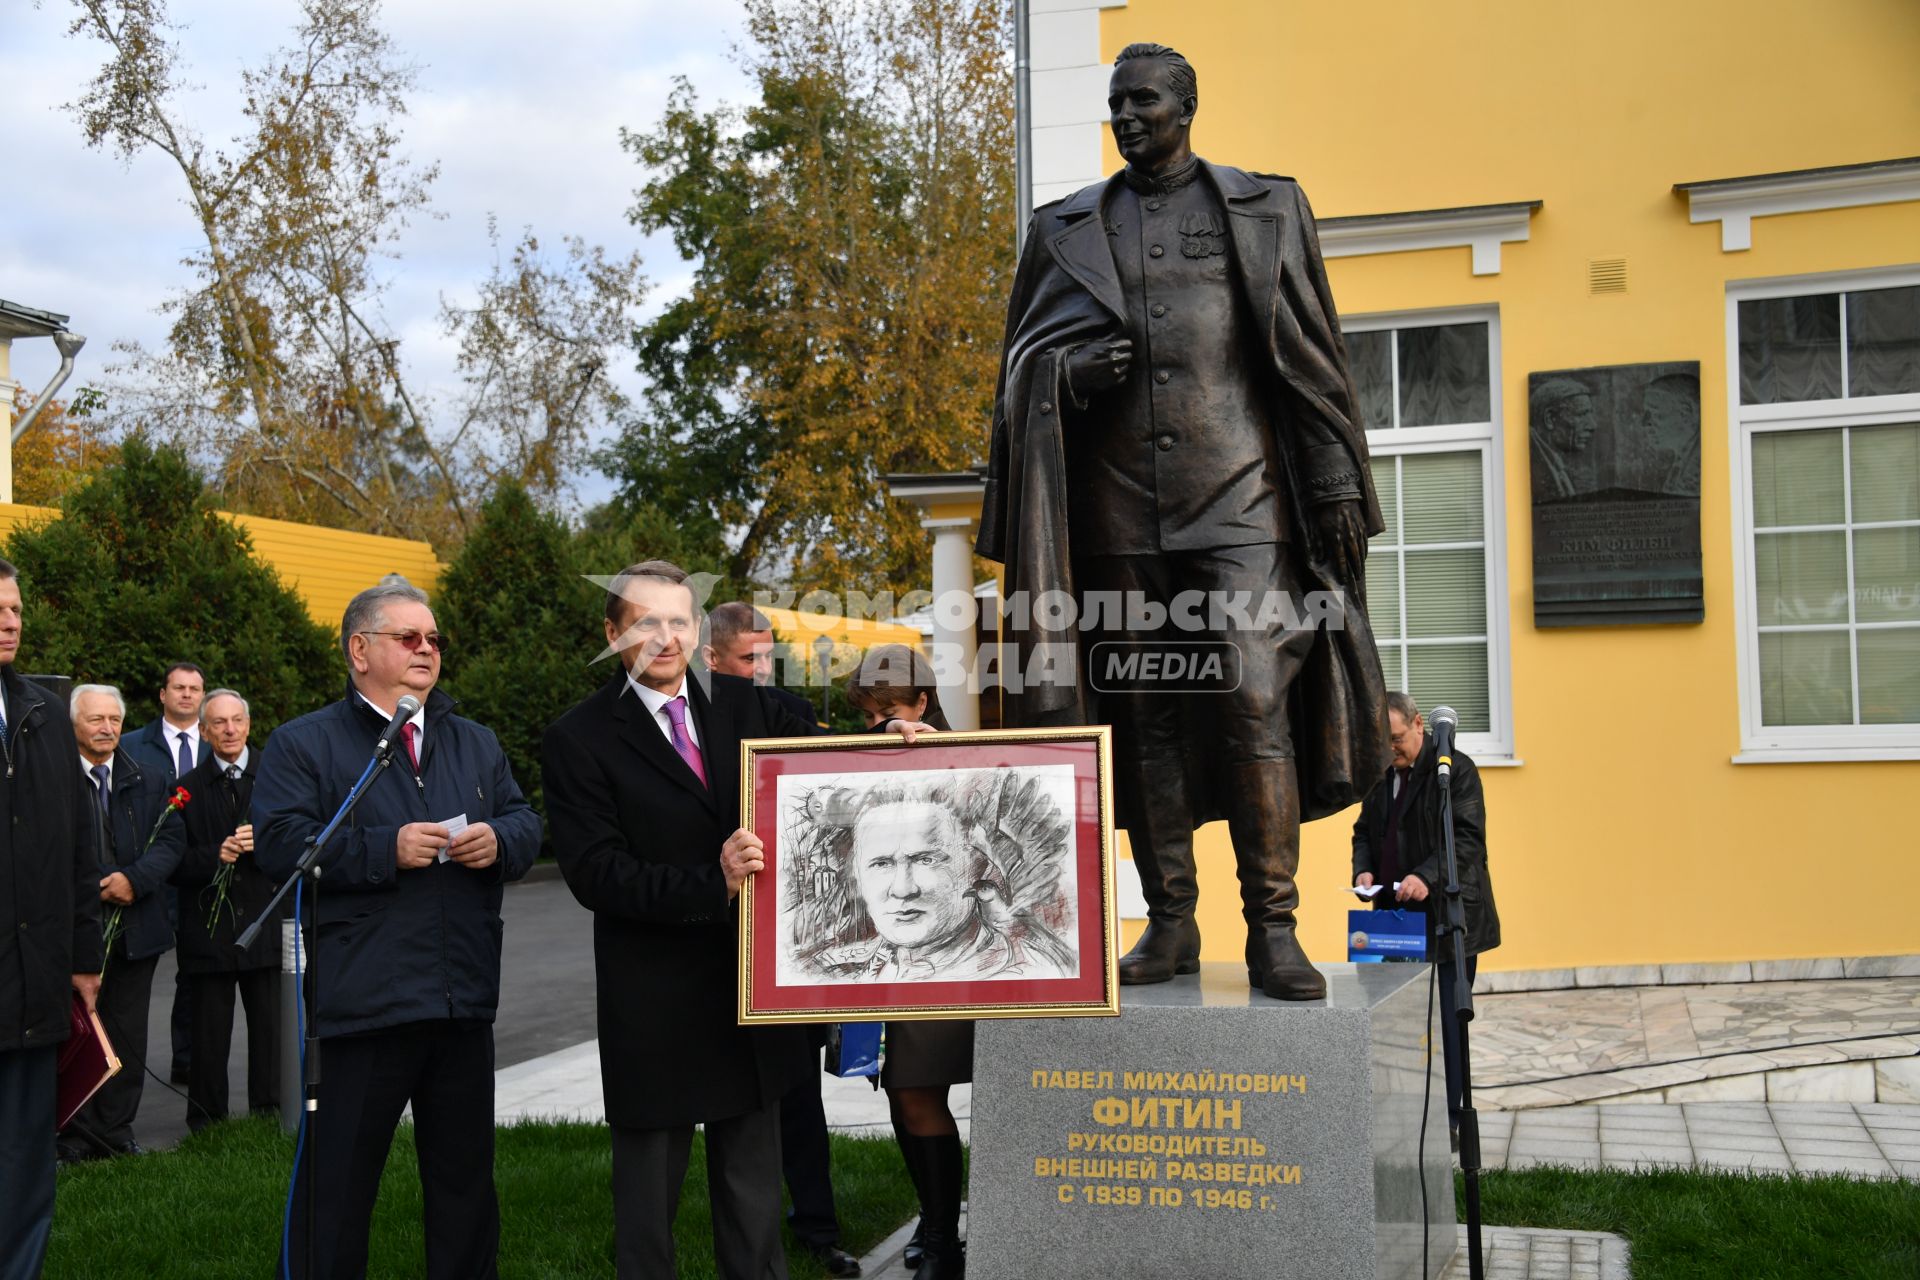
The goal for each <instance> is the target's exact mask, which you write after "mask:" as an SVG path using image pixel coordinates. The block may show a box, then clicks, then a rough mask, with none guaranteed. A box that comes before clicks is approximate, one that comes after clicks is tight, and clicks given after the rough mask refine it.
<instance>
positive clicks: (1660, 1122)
mask: <svg viewBox="0 0 1920 1280" xmlns="http://www.w3.org/2000/svg"><path fill="white" fill-rule="evenodd" d="M1480 1162H1481V1165H1482V1167H1484V1168H1488V1169H1529V1168H1533V1167H1534V1166H1536V1165H1565V1166H1568V1167H1570V1168H1575V1169H1603V1168H1604V1169H1625V1170H1632V1169H1671V1168H1681V1169H1688V1168H1693V1169H1728V1170H1736V1171H1748V1172H1757V1173H1782V1174H1784V1173H1800V1174H1822V1173H1845V1174H1851V1175H1853V1176H1855V1177H1863V1178H1908V1179H1912V1180H1915V1181H1920V1106H1913V1105H1901V1104H1895V1103H1845V1102H1775V1103H1765V1102H1750V1103H1743V1102H1695V1103H1686V1104H1683V1105H1677V1106H1676V1105H1671V1104H1662V1105H1636V1104H1622V1105H1618V1106H1576V1107H1554V1108H1550V1109H1544V1110H1535V1111H1494V1112H1485V1113H1482V1114H1481V1116H1480Z"/></svg>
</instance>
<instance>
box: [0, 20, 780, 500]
mask: <svg viewBox="0 0 1920 1280" xmlns="http://www.w3.org/2000/svg"><path fill="white" fill-rule="evenodd" d="M4 10H5V16H4V19H3V20H0V85H5V86H6V94H5V99H4V103H3V104H0V157H4V158H5V162H6V172H7V176H8V179H9V181H8V182H7V189H8V193H7V198H6V199H5V202H4V204H3V205H0V208H4V210H5V212H4V215H0V229H3V233H0V297H4V298H6V299H8V300H9V301H12V302H18V303H24V304H26V305H27V306H32V307H40V308H43V309H45V310H48V311H56V312H64V313H66V314H68V315H70V316H71V317H72V319H71V320H70V321H69V322H68V325H69V327H70V328H72V329H73V330H74V331H75V332H76V333H82V334H85V335H86V337H87V346H86V349H85V350H84V351H83V352H81V354H80V359H79V364H78V367H77V368H76V370H75V372H74V377H73V380H72V381H71V382H70V383H69V384H68V388H67V389H68V390H69V391H70V390H71V389H72V388H73V387H75V386H79V385H84V384H85V383H87V382H89V381H94V380H97V379H98V378H100V376H101V374H102V368H103V366H104V365H105V364H106V363H107V362H108V361H109V360H110V359H111V358H112V354H111V350H110V349H111V347H112V345H113V343H114V342H116V341H120V340H129V339H131V340H138V341H141V342H144V343H147V344H149V345H159V344H160V342H161V341H162V339H163V338H164V335H165V327H166V325H165V320H164V318H163V317H162V316H161V315H160V314H159V312H158V307H159V305H160V304H161V302H162V301H164V300H165V299H166V298H167V297H169V296H170V295H172V294H173V293H175V292H177V291H178V290H179V289H181V288H182V287H183V286H185V285H187V284H188V283H189V282H190V280H191V277H190V274H189V273H188V271H187V269H186V268H184V267H182V266H181V265H180V260H181V258H182V257H184V256H185V255H186V254H187V253H188V252H189V251H191V250H193V249H195V248H196V247H198V233H197V230H196V228H195V224H194V221H193V218H192V217H191V215H190V214H189V213H188V211H187V209H186V207H185V206H184V205H183V204H182V201H181V196H182V191H183V187H182V184H181V180H180V177H179V174H178V171H177V170H175V169H173V168H172V167H171V164H170V162H168V161H166V160H165V159H164V158H163V157H158V156H153V155H147V156H142V157H141V158H139V159H136V160H135V161H134V162H133V163H132V164H131V165H126V164H123V163H122V162H121V161H120V160H118V159H117V158H115V157H114V156H113V155H111V154H109V153H107V152H103V151H94V150H89V149H88V148H87V146H86V145H85V142H84V140H83V139H82V138H81V136H80V130H79V127H78V125H77V123H76V122H75V120H74V118H73V116H72V115H71V114H70V113H68V112H67V111H65V110H63V109H62V106H61V104H63V103H66V102H70V101H72V100H73V99H75V98H76V97H78V96H79V94H80V92H81V90H82V87H83V86H84V85H85V84H86V83H87V81H88V80H90V79H91V78H92V77H93V75H94V74H95V73H96V72H97V70H98V69H99V66H100V64H101V62H102V61H103V58H102V53H101V49H100V47H99V46H97V45H95V44H93V43H92V42H90V41H84V40H80V39H76V38H72V37H69V36H67V35H66V28H67V24H68V21H69V15H70V14H71V12H72V9H71V7H70V5H69V3H68V0H40V3H39V5H38V7H33V6H31V5H29V4H27V3H26V2H25V0H12V2H11V3H8V4H5V5H4ZM171 10H172V13H173V16H174V18H175V20H176V21H178V22H180V23H181V24H182V25H184V26H186V28H187V30H186V32H185V34H184V37H183V43H184V51H185V57H186V62H187V64H188V66H187V69H186V72H185V74H183V75H182V77H181V79H182V80H183V81H184V82H186V83H188V84H192V85H195V86H198V90H199V91H198V92H196V93H195V94H193V95H192V97H191V98H190V99H189V103H190V110H191V115H192V118H193V120H194V122H195V123H196V124H197V125H198V127H199V129H200V132H201V135H202V136H203V137H204V138H205V139H206V140H207V141H208V142H210V143H214V142H219V141H223V140H224V139H226V138H228V137H230V136H232V134H233V133H234V132H235V130H236V128H237V126H238V124H239V116H238V111H237V109H236V105H235V93H234V89H235V85H236V82H237V79H238V71H239V69H240V68H241V67H242V66H245V65H252V64H257V63H259V62H260V61H261V60H262V59H263V58H264V57H265V55H266V54H267V52H268V51H270V50H272V49H274V48H276V47H278V46H280V45H281V44H283V43H285V42H286V41H287V40H288V38H289V36H290V33H291V30H292V26H293V24H294V22H295V21H296V20H297V17H298V10H297V7H296V6H295V5H294V4H292V3H290V2H289V0H172V4H171ZM740 18H741V15H740V6H739V3H738V0H698V2H697V3H686V2H685V0H682V2H681V3H667V2H664V0H569V2H568V3H566V4H564V5H563V4H557V3H545V4H542V3H528V2H527V0H386V5H385V19H386V26H387V29H388V31H389V33H390V34H391V35H392V37H393V39H394V42H395V44H396V46H397V47H398V49H399V50H400V51H401V52H402V53H403V54H404V55H406V56H407V57H409V58H410V59H412V60H413V61H414V62H415V63H416V64H417V65H418V67H419V83H418V87H417V89H416V91H415V93H414V95H413V98H412V104H413V111H412V115H411V117H410V118H409V120H408V121H406V122H405V125H404V127H405V136H406V141H407V150H408V152H409V153H410V154H411V156H412V157H413V158H414V159H416V160H417V161H419V162H421V163H423V164H424V163H428V162H432V161H436V160H437V161H438V162H439V164H440V178H439V181H438V182H436V183H435V184H434V187H433V197H434V198H433V205H432V207H433V209H434V210H436V211H437V212H438V213H440V214H441V215H443V216H442V217H441V218H439V219H433V220H427V219H423V220H421V221H419V222H417V223H416V224H415V225H414V226H413V227H411V228H410V229H409V231H408V232H407V234H406V237H405V239H404V240H403V241H402V243H401V244H400V246H399V247H400V250H401V253H402V255H403V256H402V258H401V260H400V261H399V262H398V263H395V264H391V265H390V266H389V268H388V274H389V275H390V277H391V279H392V287H391V289H390V290H389V292H388V293H387V295H386V302H385V305H386V311H387V317H388V320H389V321H390V323H391V324H392V326H393V328H394V330H395V331H396V332H398V333H399V334H400V335H401V337H402V339H403V348H402V350H403V352H405V353H407V358H408V359H409V362H410V364H411V366H412V368H413V369H414V370H415V371H416V372H415V377H416V379H418V378H420V377H421V376H422V375H425V377H426V379H427V381H428V382H429V383H433V382H442V383H444V381H445V380H446V379H448V378H449V377H450V376H451V367H452V350H451V348H450V346H448V344H447V343H446V342H445V341H444V339H442V337H441V336H440V333H439V324H438V321H437V319H436V314H437V308H438V305H439V299H440V297H441V296H442V295H443V294H445V295H448V296H450V297H455V298H460V297H469V296H471V293H472V286H473V284H474V282H476V281H477V280H479V279H480V278H482V277H483V276H484V275H485V274H486V269H487V265H488V262H489V257H488V245H487V236H486V222H487V216H488V214H489V213H491V214H494V215H497V216H498V218H499V221H500V227H501V234H502V238H503V239H505V240H506V241H507V242H508V244H509V246H510V245H511V241H512V239H513V238H514V236H515V235H517V234H518V230H519V228H520V227H522V226H524V225H531V226H532V227H533V228H534V230H535V231H536V232H538V233H539V234H540V235H541V236H542V237H543V238H544V239H547V240H551V241H555V242H557V240H558V237H559V236H560V235H562V234H569V233H571V234H578V235H582V236H585V237H586V238H587V239H588V241H590V242H593V243H598V244H603V245H605V246H607V248H608V249H609V250H611V251H615V252H625V251H627V250H629V249H632V248H634V247H636V246H637V247H638V248H639V249H640V250H641V252H642V254H643V255H644V257H645V259H646V274H647V277H648V279H649V281H651V282H652V285H653V292H652V294H651V295H650V297H649V299H648V304H649V309H651V308H652V307H654V306H657V305H659V303H660V302H661V301H662V300H663V299H664V298H665V297H669V296H671V295H672V294H673V293H674V292H676V291H678V290H680V289H682V288H684V287H685V281H686V279H687V266H686V264H684V263H682V262H681V261H680V258H679V255H678V254H677V253H676V252H675V251H674V248H673V246H672V244H671V243H670V242H669V241H668V240H666V239H665V238H664V237H659V238H644V237H641V236H639V235H638V233H637V231H636V230H635V229H634V228H633V227H631V226H630V225H628V223H627V220H626V217H625V210H626V209H627V207H628V205H629V204H630V203H631V197H632V192H633V190H634V188H635V187H636V186H637V185H638V183H639V181H640V178H641V170H640V169H639V168H638V167H637V166H636V165H635V164H634V163H633V161H632V160H631V159H630V158H629V157H628V156H627V154H626V153H625V152H623V151H622V150H621V149H620V144H619V129H620V127H621V126H622V125H626V126H628V127H630V128H635V129H645V128H650V127H651V126H652V125H653V124H654V122H655V121H656V120H658V118H659V115H660V112H661V110H662V108H663V107H664V105H665V103H666V96H667V93H668V91H669V89H670V88H671V85H672V80H673V77H674V76H676V75H685V76H687V77H689V78H690V79H691V80H692V81H693V83H694V85H695V86H696V87H697V88H698V89H699V90H700V94H701V99H702V101H703V103H705V104H707V105H713V104H715V103H717V102H719V101H721V100H723V99H724V100H726V101H730V102H740V101H742V100H743V99H744V98H745V95H746V93H747V84H746V81H745V80H744V79H743V78H742V76H741V75H740V73H739V71H738V69H737V68H736V67H735V65H734V63H733V61H732V60H731V58H730V56H729V55H730V51H731V49H732V46H733V44H734V42H735V41H736V40H737V39H738V38H739V35H740ZM58 365H59V356H58V354H57V353H56V352H55V351H54V349H53V344H52V343H51V342H48V341H44V340H21V341H17V342H15V343H14V346H13V376H14V378H15V379H16V380H18V381H19V382H20V383H21V384H23V385H24V386H25V387H26V388H28V389H29V390H30V391H36V392H37V391H38V390H39V389H40V388H41V387H43V386H44V385H45V384H46V382H47V380H48V379H49V378H50V377H51V376H52V375H53V373H54V370H55V369H56V368H57V367H58ZM623 367H625V368H628V369H630V367H631V362H630V361H629V362H626V363H625V365H624V366H623ZM628 381H629V384H631V375H629V378H628ZM604 492H605V489H604V486H603V485H600V484H596V483H593V482H592V481H591V480H589V481H588V482H587V483H584V484H583V485H582V486H581V496H582V497H583V498H587V499H593V498H597V497H599V496H602V494H603V493H604Z"/></svg>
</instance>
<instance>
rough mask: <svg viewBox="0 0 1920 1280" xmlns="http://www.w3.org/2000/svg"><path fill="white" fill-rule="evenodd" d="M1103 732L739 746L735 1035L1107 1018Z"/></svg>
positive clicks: (1110, 946)
mask: <svg viewBox="0 0 1920 1280" xmlns="http://www.w3.org/2000/svg"><path fill="white" fill-rule="evenodd" d="M1109 732H1110V731H1109V730H1108V729H1107V728H1106V727H1105V726H1096V727H1091V728H1069V729H1007V730H995V731H990V732H983V733H942V734H939V735H938V736H934V737H926V738H922V739H921V740H920V741H919V742H917V743H915V744H914V745H913V746H910V747H909V746H903V745H901V744H900V741H899V739H898V738H896V737H894V736H893V735H891V734H889V735H886V736H884V737H882V736H879V735H874V736H865V737H855V738H845V737H840V738H769V739H763V740H760V741H750V742H745V743H742V744H741V769H740V776H741V789H742V796H741V813H742V819H741V820H742V822H743V823H744V824H745V826H746V827H747V828H748V829H749V830H751V831H754V832H755V833H757V834H758V835H759V836H760V838H761V839H762V840H763V841H765V842H766V869H765V870H764V871H762V872H761V873H760V874H759V875H757V876H755V877H753V878H752V879H750V880H749V881H747V883H746V886H745V887H744V888H743V889H742V891H741V899H740V975H741V979H740V1021H741V1022H742V1023H758V1022H840V1021H854V1020H860V1021H865V1020H878V1019H883V1018H884V1019H902V1018H952V1017H972V1018H994V1017H1048V1018H1055V1017H1063V1016H1073V1015H1081V1014H1094V1015H1100V1014H1106V1015H1112V1014H1118V1013H1119V1012H1120V1001H1119V987H1118V985H1117V982H1118V977H1117V972H1116V963H1117V960H1118V954H1117V947H1116V943H1117V940H1118V918H1117V907H1116V895H1115V891H1114V881H1113V804H1112V800H1113V797H1112V781H1111V778H1112V766H1111V762H1110V750H1111V748H1110V742H1109V737H1108V735H1109Z"/></svg>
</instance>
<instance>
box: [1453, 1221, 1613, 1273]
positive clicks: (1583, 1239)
mask: <svg viewBox="0 0 1920 1280" xmlns="http://www.w3.org/2000/svg"><path fill="white" fill-rule="evenodd" d="M1480 1248H1481V1251H1482V1253H1483V1254H1484V1256H1485V1258H1486V1267H1485V1268H1484V1273H1485V1275H1486V1276H1487V1277H1488V1280H1629V1277H1630V1276H1631V1275H1632V1274H1633V1273H1632V1271H1631V1269H1630V1268H1629V1265H1628V1253H1627V1242H1626V1241H1625V1240H1623V1239H1621V1238H1620V1237H1619V1236H1617V1235H1614V1234H1613V1233H1612V1232H1610V1231H1550V1230H1544V1229H1541V1228H1536V1227H1483V1228H1481V1231H1480ZM1469 1274H1470V1271H1469V1268H1468V1258H1467V1229H1466V1227H1464V1226H1462V1227H1461V1228H1460V1249H1459V1252H1457V1253H1455V1254H1454V1255H1453V1260H1452V1261H1451V1262H1449V1263H1448V1264H1447V1269H1446V1270H1445V1271H1443V1272H1441V1273H1440V1280H1467V1277H1468V1275H1469Z"/></svg>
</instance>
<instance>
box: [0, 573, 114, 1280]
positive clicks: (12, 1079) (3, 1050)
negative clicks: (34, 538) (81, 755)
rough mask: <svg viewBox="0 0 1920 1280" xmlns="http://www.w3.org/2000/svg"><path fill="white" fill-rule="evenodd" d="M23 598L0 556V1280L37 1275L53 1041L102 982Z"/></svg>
mask: <svg viewBox="0 0 1920 1280" xmlns="http://www.w3.org/2000/svg"><path fill="white" fill-rule="evenodd" d="M24 613H25V602H24V601H23V600H22V599H21V590H20V572H19V570H17V569H15V568H14V567H13V565H12V564H10V563H8V562H7V561H5V560H0V758H3V759H4V760H5V764H6V768H5V769H4V771H3V772H4V775H5V776H4V777H0V866H4V867H6V868H8V871H7V873H6V874H4V875H0V1188H4V1193H0V1280H37V1277H38V1276H39V1275H40V1268H41V1264H42V1262H43V1261H44V1260H45V1258H46V1253H47V1241H48V1240H49V1239H50V1238H51V1237H52V1234H53V1191H54V1137H53V1122H54V1119H55V1110H56V1108H57V1107H58V1105H59V1083H58V1080H59V1077H58V1064H59V1056H60V1046H61V1043H62V1042H63V1041H65V1040H66V1039H67V1037H68V1035H69V1034H70V1028H71V1025H72V1020H71V1013H72V1009H73V1000H74V996H75V994H76V993H78V995H79V997H80V998H81V1000H83V1001H84V1002H85V1004H86V1005H87V1007H88V1008H89V1009H91V1008H93V1007H94V1000H95V997H97V996H98V995H99V992H100V959H101V956H100V873H99V870H98V862H97V855H96V853H95V850H94V840H93V828H94V818H93V814H94V804H93V802H92V800H91V799H90V798H89V796H90V793H91V792H92V790H93V788H92V787H90V786H88V785H87V783H86V782H85V781H84V780H83V779H82V778H81V775H80V774H79V773H78V772H76V771H75V769H74V741H73V724H72V721H71V720H70V719H69V718H68V715H67V708H66V705H65V703H64V702H63V700H62V699H61V698H60V697H59V696H57V695H56V694H54V693H51V692H49V691H48V690H46V689H44V688H42V687H40V686H39V685H38V684H36V683H35V682H34V681H32V680H29V679H26V678H24V677H23V676H21V675H20V673H19V670H18V663H17V662H16V661H15V660H16V659H17V658H18V657H19V653H20V637H21V632H22V624H23V621H24Z"/></svg>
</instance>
